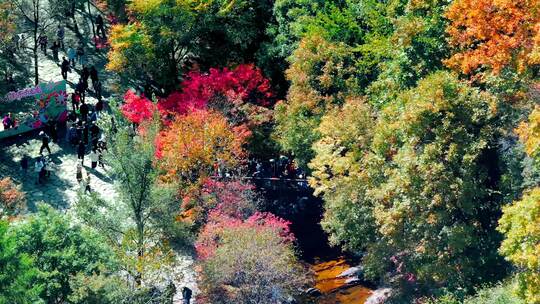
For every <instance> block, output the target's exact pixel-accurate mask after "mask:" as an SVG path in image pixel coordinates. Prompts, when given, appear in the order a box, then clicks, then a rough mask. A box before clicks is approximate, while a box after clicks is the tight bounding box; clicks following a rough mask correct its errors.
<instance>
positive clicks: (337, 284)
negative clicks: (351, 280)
mask: <svg viewBox="0 0 540 304" xmlns="http://www.w3.org/2000/svg"><path fill="white" fill-rule="evenodd" d="M350 267H351V266H350V265H349V264H348V263H347V261H346V260H345V259H344V258H338V259H335V260H331V261H326V262H319V263H316V264H315V265H313V266H312V269H313V271H314V272H315V288H317V289H318V290H320V291H321V293H322V294H323V295H322V296H320V297H319V298H318V299H317V303H318V304H363V303H364V302H365V301H366V299H367V298H368V297H369V296H370V295H371V293H372V292H373V291H372V290H371V289H369V288H366V287H364V286H361V285H356V286H347V284H346V283H345V281H346V280H347V278H339V277H338V276H339V275H340V274H341V273H342V272H343V271H345V270H347V269H349V268H350Z"/></svg>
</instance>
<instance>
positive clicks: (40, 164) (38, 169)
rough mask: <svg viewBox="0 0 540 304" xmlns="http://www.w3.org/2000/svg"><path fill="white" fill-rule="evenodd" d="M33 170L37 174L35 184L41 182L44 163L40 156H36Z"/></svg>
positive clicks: (43, 175)
mask: <svg viewBox="0 0 540 304" xmlns="http://www.w3.org/2000/svg"><path fill="white" fill-rule="evenodd" d="M34 172H36V173H37V176H38V178H37V181H36V185H38V184H41V183H42V181H43V180H44V179H45V164H44V163H43V159H42V158H41V157H38V159H37V160H36V163H35V164H34Z"/></svg>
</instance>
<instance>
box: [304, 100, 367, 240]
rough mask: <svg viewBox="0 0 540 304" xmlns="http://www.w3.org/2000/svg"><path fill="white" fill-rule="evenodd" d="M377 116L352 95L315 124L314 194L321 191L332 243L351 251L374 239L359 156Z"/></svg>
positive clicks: (364, 147)
mask: <svg viewBox="0 0 540 304" xmlns="http://www.w3.org/2000/svg"><path fill="white" fill-rule="evenodd" d="M374 125H375V119H374V118H373V112H372V110H371V108H370V106H369V105H368V104H367V103H366V101H365V100H364V99H361V98H350V99H348V100H347V101H346V103H345V104H344V105H343V107H342V108H341V109H334V110H332V111H330V112H329V113H328V114H326V115H325V116H324V117H323V118H322V121H321V124H320V126H319V128H318V130H319V132H320V133H321V139H320V140H319V141H317V142H316V143H315V144H314V146H313V149H314V151H315V157H314V159H313V160H312V161H311V162H310V163H309V166H310V168H311V169H312V176H311V178H310V183H311V186H312V187H313V188H314V189H315V194H316V195H319V194H322V196H323V197H324V201H325V210H326V213H325V216H324V219H323V221H322V223H321V224H322V226H323V227H324V229H325V230H326V231H328V232H329V233H330V241H331V242H332V243H334V244H336V245H337V244H340V243H342V241H343V240H347V242H346V243H345V244H344V245H345V248H347V249H351V250H355V249H358V248H362V246H365V244H366V242H374V241H375V237H376V235H377V233H376V230H375V227H374V226H375V225H374V218H373V206H372V204H370V203H369V201H368V200H367V199H366V190H367V189H366V188H365V187H362V186H359V185H361V184H362V183H366V178H367V176H365V174H363V172H362V170H363V166H362V160H363V158H364V157H365V155H366V154H367V153H368V152H369V149H370V146H371V142H372V140H373V128H374Z"/></svg>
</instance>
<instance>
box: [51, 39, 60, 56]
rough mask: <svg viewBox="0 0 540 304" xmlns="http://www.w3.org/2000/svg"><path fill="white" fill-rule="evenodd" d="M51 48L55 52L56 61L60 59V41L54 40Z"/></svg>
mask: <svg viewBox="0 0 540 304" xmlns="http://www.w3.org/2000/svg"><path fill="white" fill-rule="evenodd" d="M51 50H52V53H53V59H54V61H58V50H60V43H58V41H54V42H53V44H52V46H51Z"/></svg>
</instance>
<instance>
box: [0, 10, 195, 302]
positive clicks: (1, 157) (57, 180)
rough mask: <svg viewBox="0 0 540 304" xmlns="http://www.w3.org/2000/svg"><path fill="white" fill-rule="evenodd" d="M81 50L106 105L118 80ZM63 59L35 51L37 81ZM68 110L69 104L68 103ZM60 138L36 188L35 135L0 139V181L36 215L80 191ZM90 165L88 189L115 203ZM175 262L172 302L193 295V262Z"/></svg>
mask: <svg viewBox="0 0 540 304" xmlns="http://www.w3.org/2000/svg"><path fill="white" fill-rule="evenodd" d="M78 24H79V31H80V32H82V33H81V34H82V36H83V37H92V34H91V33H92V29H91V27H90V26H89V25H88V22H87V21H86V22H85V21H84V20H82V18H81V19H80V21H78ZM65 34H66V38H65V44H66V50H67V48H68V47H69V46H70V45H71V46H73V47H76V46H77V43H78V41H79V39H78V38H77V35H76V33H74V32H73V31H72V30H70V29H69V28H68V27H66V28H65ZM53 38H54V39H55V38H56V37H49V41H50V42H51V43H52V41H53V40H54V39H53ZM85 52H86V55H87V63H88V64H87V66H88V67H90V66H92V65H95V66H96V68H97V69H98V73H99V76H100V80H101V81H102V83H103V91H104V94H103V95H104V100H105V101H107V100H108V98H107V97H108V96H109V94H110V91H111V89H112V87H113V86H114V82H115V81H116V80H117V79H116V78H115V76H114V75H113V74H110V73H107V72H106V71H105V68H104V66H105V64H106V60H107V58H106V53H105V52H104V51H96V50H95V48H93V47H92V46H91V45H87V46H86V47H85ZM62 56H66V54H65V52H63V51H60V53H59V58H60V61H58V62H55V61H54V60H53V59H52V51H51V50H50V49H49V50H47V56H44V55H43V53H42V52H40V53H39V65H38V66H39V79H40V82H51V81H60V80H62V76H61V73H60V63H61V60H62ZM24 57H25V58H28V54H25V56H24ZM66 57H67V56H66ZM25 64H26V65H27V66H28V69H29V70H31V71H30V76H31V77H33V75H32V71H33V63H32V62H27V63H25ZM80 68H82V67H81V66H80V65H77V70H74V69H72V72H71V73H69V74H68V78H67V85H68V93H71V92H73V91H74V87H75V85H76V84H77V82H78V81H79V77H80V74H79V72H80ZM32 79H33V78H31V79H29V82H30V83H31V82H33V81H32ZM18 89H22V88H18ZM86 100H87V103H90V104H95V103H96V102H97V100H96V99H95V97H94V96H93V95H91V94H88V93H87V97H86ZM69 106H71V105H70V104H69ZM63 135H64V134H63V133H60V134H59V138H60V142H59V143H50V148H51V152H52V153H51V155H50V160H51V162H52V163H53V165H52V167H53V168H54V170H53V171H52V172H51V176H50V177H49V178H48V180H47V181H46V183H45V184H41V185H39V184H36V181H37V173H36V172H34V171H33V166H34V162H35V159H36V158H37V157H38V156H39V148H40V147H41V140H40V138H39V136H38V134H37V132H32V133H27V134H23V135H19V136H17V137H14V138H10V139H6V140H3V141H0V178H2V177H11V178H12V179H13V180H14V181H15V182H16V183H18V184H20V185H21V187H22V190H23V191H24V192H26V198H27V205H28V209H29V211H31V212H32V211H35V209H36V204H37V203H39V202H45V203H47V204H50V205H52V206H53V207H55V208H57V209H59V210H64V211H69V209H70V206H71V205H72V204H73V203H75V202H76V198H77V193H78V191H79V190H80V186H79V184H78V183H77V180H76V167H77V163H78V160H77V153H76V150H75V148H72V147H71V146H70V145H69V144H68V143H66V142H65V139H64V138H65V136H63ZM23 155H27V156H29V157H30V159H31V160H30V162H29V169H28V172H27V173H26V174H24V173H23V172H22V170H21V167H20V159H21V158H22V156H23ZM44 155H47V152H46V151H44ZM89 164H90V160H89V159H88V157H85V169H86V171H87V172H88V173H89V174H90V176H91V179H90V180H91V181H90V186H91V188H92V190H93V191H96V192H97V193H99V194H100V195H101V196H102V197H104V198H106V199H108V200H114V199H115V198H116V197H117V194H116V192H115V190H114V181H113V180H111V179H110V178H109V177H108V176H107V172H106V169H103V168H97V169H91V168H89ZM176 260H177V261H176V263H175V267H174V269H173V270H172V273H171V277H172V278H173V279H174V282H175V285H176V287H177V294H176V296H175V298H174V303H182V295H181V288H182V287H183V286H188V287H189V288H191V289H192V290H193V291H194V295H195V294H196V293H197V286H196V274H195V272H194V269H193V268H194V265H193V264H194V259H193V257H192V256H191V255H186V254H182V253H178V254H177V259H176ZM192 303H194V301H192Z"/></svg>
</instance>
